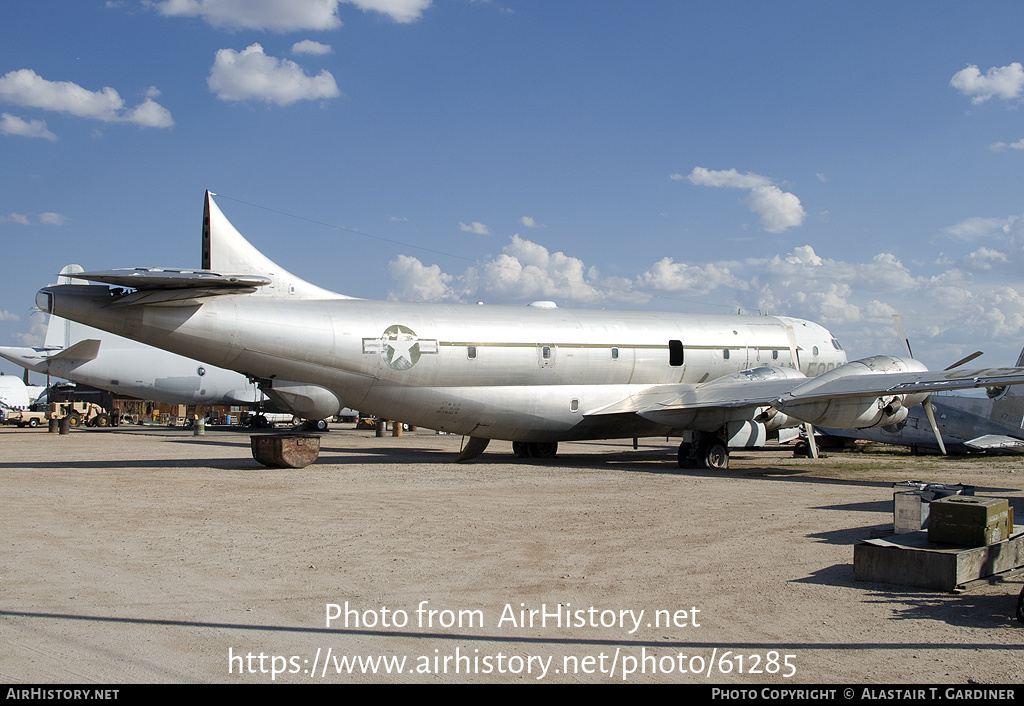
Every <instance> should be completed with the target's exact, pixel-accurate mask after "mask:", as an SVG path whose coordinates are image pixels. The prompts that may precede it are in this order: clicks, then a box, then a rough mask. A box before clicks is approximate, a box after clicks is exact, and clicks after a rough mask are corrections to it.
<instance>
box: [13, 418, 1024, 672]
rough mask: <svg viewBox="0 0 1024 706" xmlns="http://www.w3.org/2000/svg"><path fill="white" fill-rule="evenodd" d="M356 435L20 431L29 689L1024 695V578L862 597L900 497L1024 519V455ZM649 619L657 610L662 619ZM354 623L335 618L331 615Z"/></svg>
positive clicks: (16, 544) (21, 608)
mask: <svg viewBox="0 0 1024 706" xmlns="http://www.w3.org/2000/svg"><path fill="white" fill-rule="evenodd" d="M462 442H463V440H462V439H461V438H460V437H457V436H446V435H437V434H434V433H433V432H429V431H425V430H420V431H418V432H414V433H409V432H407V433H406V434H405V435H403V436H402V437H391V436H387V437H383V438H376V437H375V436H374V434H373V432H372V431H371V432H365V431H355V430H352V429H351V428H349V427H341V426H339V427H338V428H336V429H332V430H331V431H330V432H327V433H324V434H323V435H322V437H321V453H320V458H319V460H318V461H317V462H316V463H314V464H313V465H311V466H308V467H306V468H303V469H269V468H264V467H262V466H260V465H259V464H258V463H256V461H254V460H253V458H252V455H251V453H250V444H249V433H248V432H244V431H237V430H220V431H219V430H214V429H211V430H208V431H207V433H206V435H205V436H194V435H193V433H192V432H191V431H189V430H183V429H170V428H161V427H132V428H124V427H122V428H118V429H110V430H90V429H80V430H78V429H76V430H73V431H72V433H70V434H68V435H58V434H51V433H48V432H47V431H46V430H45V429H35V430H30V429H17V428H6V427H5V428H0V482H2V485H3V492H2V493H0V528H2V532H0V537H2V539H0V571H2V576H3V579H2V582H0V640H2V644H3V645H4V649H3V657H2V658H0V681H2V682H5V683H11V684H13V683H22V682H31V683H78V684H89V683H98V684H118V683H150V682H166V683H209V682H213V683H270V682H272V681H273V682H283V683H347V682H358V683H396V682H407V683H435V682H485V683H513V682H514V683H529V682H540V683H546V682H552V683H564V682H572V683H622V682H626V683H650V682H673V683H689V684H728V685H778V686H786V685H792V684H808V683H813V684H848V683H895V684H932V685H934V684H967V683H974V684H1006V683H1010V684H1020V683H1022V682H1024V659H1022V649H1021V643H1022V640H1021V638H1022V636H1024V624H1021V623H1018V622H1017V621H1016V620H1015V619H1014V615H1013V612H1014V607H1015V603H1016V597H1017V594H1018V592H1019V591H1020V589H1021V579H1020V577H1019V576H1018V577H1016V578H1012V579H1010V580H1008V581H1004V582H1000V583H994V584H984V585H982V586H979V587H976V588H974V589H972V590H970V591H967V592H964V593H960V594H949V593H940V592H935V591H927V590H921V589H914V588H908V587H901V586H894V585H887V584H881V583H865V582H859V581H855V580H854V575H853V547H854V545H855V544H856V543H858V542H859V541H860V540H862V539H865V538H867V537H869V536H870V535H871V533H872V532H873V531H880V530H883V529H884V528H886V527H887V526H890V527H891V525H892V494H893V489H892V483H893V482H897V481H902V480H924V481H932V482H937V483H965V484H970V485H974V486H977V493H978V494H979V495H993V496H999V497H1006V498H1009V499H1010V501H1011V504H1013V505H1014V506H1015V510H1016V513H1017V517H1018V523H1020V519H1019V518H1021V517H1024V491H1022V487H1024V459H1022V458H1021V457H1015V456H1006V457H987V458H986V457H980V456H979V457H960V458H940V457H936V456H928V457H915V456H911V455H909V454H907V453H903V452H900V451H898V450H897V451H890V452H870V451H869V452H863V453H831V454H828V455H827V457H825V458H821V459H817V460H810V459H795V458H793V457H792V454H791V453H790V452H789V451H788V450H786V449H779V448H776V449H769V450H761V451H743V452H735V453H734V455H733V458H732V464H731V467H730V469H729V470H727V471H721V472H710V471H703V470H680V469H679V468H678V467H677V466H676V464H675V448H676V444H675V443H673V442H667V441H666V440H665V439H646V440H643V439H642V440H641V441H640V446H639V448H638V449H636V450H634V449H633V447H632V443H631V442H630V441H629V440H625V441H615V442H582V443H564V444H561V445H560V447H559V454H558V458H556V459H554V460H553V461H540V460H530V459H518V458H516V457H515V456H513V455H512V453H511V445H510V444H509V443H508V442H492V443H491V445H490V447H489V448H488V450H487V452H485V453H484V454H483V455H482V456H481V457H480V458H479V459H477V460H476V461H475V462H472V463H466V464H455V463H454V462H453V459H454V457H455V455H456V453H457V452H458V450H459V447H460V444H461V443H462ZM641 611H642V613H641ZM329 618H330V619H329Z"/></svg>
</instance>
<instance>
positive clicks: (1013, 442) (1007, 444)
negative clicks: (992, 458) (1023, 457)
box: [964, 434, 1024, 453]
mask: <svg viewBox="0 0 1024 706" xmlns="http://www.w3.org/2000/svg"><path fill="white" fill-rule="evenodd" d="M964 446H967V447H968V448H972V449H977V450H978V451H995V450H997V449H1003V450H1005V451H1013V452H1016V453H1024V441H1022V440H1020V439H1014V438H1013V437H1012V436H1003V435H1002V434H986V435H985V436H979V437H978V438H977V439H971V440H970V441H965V442H964Z"/></svg>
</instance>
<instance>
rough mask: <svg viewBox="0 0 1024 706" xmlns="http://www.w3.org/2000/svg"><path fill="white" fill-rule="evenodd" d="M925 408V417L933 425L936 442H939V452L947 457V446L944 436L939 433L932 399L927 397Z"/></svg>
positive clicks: (922, 404) (923, 404) (923, 403)
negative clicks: (943, 440) (943, 439)
mask: <svg viewBox="0 0 1024 706" xmlns="http://www.w3.org/2000/svg"><path fill="white" fill-rule="evenodd" d="M921 406H922V407H924V416H926V417H928V423H929V424H931V425H932V433H934V434H935V440H936V441H937V442H939V451H940V452H942V455H943V456H945V455H946V445H945V444H944V443H942V434H940V433H939V425H938V424H936V423H935V410H934V409H933V408H932V398H931V397H930V396H929V397H926V398H925V400H924V402H922V403H921Z"/></svg>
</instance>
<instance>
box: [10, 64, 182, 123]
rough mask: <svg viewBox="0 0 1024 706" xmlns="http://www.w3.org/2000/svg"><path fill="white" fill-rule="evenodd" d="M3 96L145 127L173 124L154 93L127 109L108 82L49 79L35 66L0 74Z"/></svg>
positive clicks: (39, 106) (51, 108)
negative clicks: (89, 85)
mask: <svg viewBox="0 0 1024 706" xmlns="http://www.w3.org/2000/svg"><path fill="white" fill-rule="evenodd" d="M152 90H153V89H152V88H151V89H149V91H147V93H151V92H152ZM0 100H3V101H6V102H8V103H13V104H15V105H24V106H28V107H30V108H42V109H43V110H53V111H57V112H62V113H70V114H71V115H76V116H78V117H81V118H92V119H94V120H102V121H103V122H108V123H125V122H126V123H135V124H136V125H141V126H143V127H172V126H173V125H174V119H173V118H172V117H171V113H170V111H168V110H167V109H166V108H164V107H163V106H161V105H160V104H158V103H156V102H154V101H153V99H152V97H148V98H147V99H146V100H145V102H143V103H142V104H141V105H139V106H137V107H135V108H132V109H127V108H125V104H124V101H123V100H122V99H121V96H120V95H119V94H118V92H117V91H115V90H114V89H113V88H110V87H109V86H107V87H105V88H103V89H102V90H100V91H90V90H87V89H85V88H82V87H81V86H79V85H78V84H75V83H72V82H70V81H47V80H46V79H44V78H43V77H41V76H39V75H38V74H37V73H36V72H35V71H33V70H32V69H19V70H17V71H11V72H9V73H7V74H4V76H2V77H0Z"/></svg>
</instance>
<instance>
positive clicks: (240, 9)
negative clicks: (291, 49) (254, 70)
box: [153, 0, 341, 32]
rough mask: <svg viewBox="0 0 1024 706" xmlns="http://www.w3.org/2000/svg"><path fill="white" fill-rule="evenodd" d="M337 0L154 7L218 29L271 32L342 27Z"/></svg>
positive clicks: (198, 0)
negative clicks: (200, 19)
mask: <svg viewBox="0 0 1024 706" xmlns="http://www.w3.org/2000/svg"><path fill="white" fill-rule="evenodd" d="M338 2H339V0H164V2H157V3H155V4H154V5H153V6H154V7H155V8H156V9H157V10H158V11H159V12H160V13H161V14H163V15H165V16H168V17H200V18H202V19H203V21H205V22H206V23H207V24H209V25H211V26H213V27H218V28H221V29H229V30H237V29H257V30H270V31H272V32H296V31H300V30H325V29H337V28H338V27H341V20H340V19H338Z"/></svg>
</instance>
